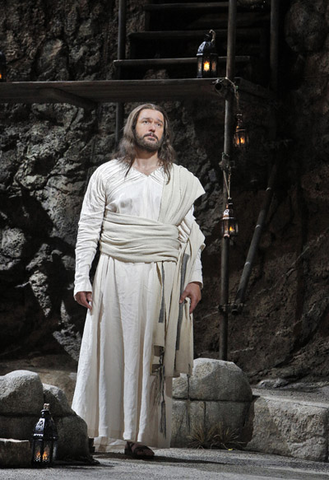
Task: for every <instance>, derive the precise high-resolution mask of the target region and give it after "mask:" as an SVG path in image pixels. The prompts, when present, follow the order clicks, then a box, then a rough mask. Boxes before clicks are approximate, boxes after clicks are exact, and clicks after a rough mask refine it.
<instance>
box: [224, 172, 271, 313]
mask: <svg viewBox="0 0 329 480" xmlns="http://www.w3.org/2000/svg"><path fill="white" fill-rule="evenodd" d="M277 170H278V167H277V164H276V163H275V164H274V165H273V167H272V171H271V175H270V178H269V181H268V186H267V189H266V193H265V198H264V202H263V205H262V208H261V210H260V212H259V215H258V219H257V224H256V227H255V231H254V235H253V237H252V240H251V244H250V247H249V251H248V255H247V259H246V263H245V264H244V267H243V272H242V275H241V279H240V283H239V288H238V291H237V294H236V298H235V304H234V306H233V308H232V313H234V314H237V313H240V312H241V311H242V308H243V304H244V299H245V293H246V290H247V286H248V282H249V278H250V275H251V269H252V265H253V263H254V259H255V256H256V253H257V249H258V244H259V241H260V237H261V234H262V231H263V228H264V225H265V221H266V217H267V212H268V210H269V208H270V205H271V201H272V196H273V188H274V184H275V180H276V176H277Z"/></svg>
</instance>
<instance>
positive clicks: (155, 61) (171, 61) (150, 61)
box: [113, 55, 251, 67]
mask: <svg viewBox="0 0 329 480" xmlns="http://www.w3.org/2000/svg"><path fill="white" fill-rule="evenodd" d="M250 60H251V57H250V56H248V55H241V56H237V57H235V61H236V63H248V62H249V61H250ZM226 61H227V57H218V62H219V63H226ZM196 62H197V58H196V57H185V58H128V59H124V60H114V61H113V64H114V66H116V67H117V66H119V67H135V66H136V67H139V66H149V65H155V66H157V65H160V66H162V65H163V66H164V65H179V64H185V65H188V64H195V63H196Z"/></svg>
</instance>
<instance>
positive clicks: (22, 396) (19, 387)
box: [0, 370, 90, 463]
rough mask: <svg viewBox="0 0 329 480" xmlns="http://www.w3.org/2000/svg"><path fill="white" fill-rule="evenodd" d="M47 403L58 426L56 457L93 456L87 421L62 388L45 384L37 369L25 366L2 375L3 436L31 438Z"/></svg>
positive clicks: (0, 431)
mask: <svg viewBox="0 0 329 480" xmlns="http://www.w3.org/2000/svg"><path fill="white" fill-rule="evenodd" d="M44 403H49V404H50V410H51V414H52V416H53V418H54V421H55V423H56V426H57V430H58V436H59V438H58V456H57V458H58V459H72V460H74V459H86V460H90V454H89V446H88V433H87V425H86V423H85V421H84V420H83V419H82V418H80V417H79V416H78V415H76V413H75V412H74V411H73V410H72V409H71V407H70V405H69V403H68V401H67V399H66V396H65V394H64V393H63V391H62V390H61V389H59V388H58V387H55V386H52V385H43V384H42V383H41V380H40V377H39V375H38V374H37V373H34V372H30V371H26V370H17V371H14V372H11V373H8V374H7V375H4V376H1V377H0V438H2V439H4V440H6V439H7V440H8V439H14V440H29V441H31V439H32V434H33V429H34V426H35V424H36V422H37V420H38V419H39V417H40V412H41V409H42V406H43V404H44ZM4 445H5V446H6V448H8V449H10V451H17V452H19V449H18V447H19V448H22V447H21V446H20V445H18V446H17V445H15V444H14V443H10V442H9V443H8V442H5V444H4ZM24 448H25V446H24ZM17 461H18V460H17ZM18 463H19V462H18Z"/></svg>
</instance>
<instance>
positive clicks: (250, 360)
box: [0, 0, 329, 382]
mask: <svg viewBox="0 0 329 480" xmlns="http://www.w3.org/2000/svg"><path fill="white" fill-rule="evenodd" d="M117 3H118V2H114V1H108V0H106V1H105V0H96V1H91V0H83V1H79V2H78V1H77V0H68V1H66V2H64V3H63V2H61V1H58V0H56V1H54V2H42V1H41V0H33V1H32V0H27V1H24V2H23V3H22V2H19V1H18V0H14V1H11V2H6V3H5V5H4V6H2V14H1V19H0V49H1V50H3V51H4V52H5V54H6V57H7V62H8V79H9V81H20V80H21V81H23V80H24V81H26V80H92V79H110V78H113V67H112V60H113V59H115V58H116V35H117V11H116V9H117ZM143 3H145V2H143V1H142V0H141V1H134V2H130V1H128V26H127V28H128V32H129V31H138V30H140V29H143V13H142V9H141V6H142V4H143ZM287 3H288V2H287ZM328 18H329V7H328V5H327V2H326V1H325V0H303V1H302V0H295V1H293V2H289V5H286V6H283V7H282V12H281V25H282V29H281V30H282V31H281V46H280V72H279V84H280V100H279V102H278V103H277V104H276V105H275V111H276V115H277V127H278V132H277V141H276V142H269V140H268V139H269V136H268V130H269V105H268V103H267V102H263V103H262V102H261V101H256V100H250V101H249V100H248V102H247V101H245V100H243V98H241V108H242V109H243V113H244V117H245V119H246V121H247V122H248V125H249V128H250V137H251V147H250V150H249V152H248V154H247V156H245V157H241V158H239V157H237V158H236V169H235V170H234V171H233V176H232V182H233V190H232V196H233V199H234V206H235V211H236V215H237V218H238V220H239V226H240V228H239V231H240V234H239V236H238V237H237V238H236V239H234V242H232V245H231V247H230V296H231V299H232V301H233V299H234V297H235V294H236V291H237V287H238V284H239V280H240V276H241V272H242V269H243V265H244V262H245V259H246V254H247V251H248V248H249V244H250V241H251V238H252V234H253V230H254V227H255V223H256V219H257V216H258V213H259V209H260V205H261V203H262V200H263V198H264V194H265V189H266V183H267V177H268V171H269V169H270V165H271V163H272V162H273V159H274V158H275V157H280V158H281V159H282V162H281V166H280V169H279V175H278V181H277V184H276V188H275V194H274V198H273V201H272V204H271V208H270V212H269V215H268V219H267V223H266V226H265V230H264V233H263V237H262V241H261V244H260V246H259V249H258V252H257V257H256V261H255V264H254V268H253V271H252V275H251V279H250V282H249V287H248V290H247V302H246V306H245V308H244V310H243V312H242V314H241V315H238V316H235V317H230V319H229V349H228V356H229V360H230V361H233V362H235V363H236V364H237V365H238V366H239V367H240V368H242V369H243V370H244V371H245V372H246V373H247V374H248V376H249V378H250V379H251V381H252V382H256V381H258V380H259V379H261V378H276V377H280V378H282V379H285V380H287V381H293V380H296V379H298V378H302V377H307V378H313V379H319V378H328V376H329V362H328V361H327V357H328V337H329V318H328V315H329V295H328V289H329V287H328V278H329V267H328V261H327V252H328V249H329V240H328V238H329V237H328V202H329V187H328V182H327V178H328V174H329V164H328V153H329V135H328V131H327V130H328V128H327V126H328V119H329V107H328V105H329V103H328V90H327V77H328V62H327V58H328V42H327V33H328V23H329V20H328ZM160 73H161V72H160ZM153 74H154V75H157V74H159V72H158V73H157V72H153ZM151 76H152V72H149V73H148V77H149V78H150V77H151ZM131 107H132V105H126V113H127V112H129V111H130V109H131ZM164 107H165V108H166V109H167V111H168V114H169V116H170V119H171V120H172V125H173V130H174V146H175V149H176V151H177V154H178V162H179V163H181V164H183V165H185V166H187V167H188V168H190V169H191V170H192V171H193V173H195V174H196V175H197V176H198V177H199V178H200V180H201V182H202V183H203V185H204V188H205V190H206V195H205V196H204V198H203V199H202V200H201V202H199V204H198V205H197V208H196V216H197V217H198V219H199V222H200V224H201V227H202V228H203V231H204V233H205V235H206V243H207V248H206V250H205V252H204V254H203V263H204V290H203V301H202V303H201V304H200V306H199V308H198V310H197V312H196V315H195V354H196V356H197V357H198V356H204V357H213V358H216V357H217V355H218V354H217V352H218V336H219V315H218V305H219V301H220V300H219V292H220V233H219V220H220V217H221V214H222V205H221V189H222V174H221V171H220V169H219V167H218V163H219V161H220V160H221V152H222V149H223V121H224V117H223V101H221V100H220V99H218V102H215V101H212V102H209V104H207V105H205V104H204V102H203V101H198V100H193V101H192V100H191V101H186V102H184V103H179V102H166V103H165V104H164ZM114 130H115V105H114V104H106V105H100V106H99V108H98V110H97V111H92V112H87V111H84V110H82V109H79V108H76V107H73V106H69V105H50V104H43V105H37V104H33V105H23V104H15V105H6V104H4V105H0V133H1V151H0V243H1V251H0V279H1V293H2V297H1V305H0V326H1V338H0V349H1V352H2V353H1V355H2V358H3V359H4V360H6V359H13V358H22V359H23V358H26V357H27V356H29V357H30V358H33V357H37V356H46V355H48V354H50V353H51V354H53V355H56V354H63V353H65V352H66V354H67V355H69V356H70V357H72V358H73V359H75V360H77V358H78V352H79V345H80V338H81V334H82V330H83V323H84V315H85V313H84V311H83V309H82V308H80V307H79V306H78V305H76V304H75V303H74V301H73V298H72V287H73V284H72V282H73V274H74V244H75V236H76V230H77V222H78V216H79V210H80V206H81V202H82V198H83V193H84V190H85V188H86V183H87V181H88V178H89V176H90V174H91V172H92V171H93V170H94V168H95V167H97V166H98V165H100V164H102V163H103V162H105V161H107V160H108V159H109V158H110V155H111V153H112V151H113V149H114Z"/></svg>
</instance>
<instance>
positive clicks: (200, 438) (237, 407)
mask: <svg viewBox="0 0 329 480" xmlns="http://www.w3.org/2000/svg"><path fill="white" fill-rule="evenodd" d="M173 383H174V388H173V397H174V401H173V417H172V418H173V421H172V446H175V447H183V446H188V445H189V444H190V443H191V442H192V443H193V444H196V445H198V442H199V443H200V445H202V446H208V447H209V446H211V444H212V443H214V442H217V441H218V440H219V438H220V439H221V441H220V443H222V444H224V442H229V441H230V442H231V443H232V442H242V441H244V440H245V438H246V435H247V430H246V428H245V424H246V419H247V418H248V411H249V408H250V404H251V400H252V391H251V388H250V386H249V383H248V380H247V378H246V376H245V375H244V373H243V372H242V370H241V369H240V368H239V367H237V366H236V365H234V364H233V363H232V362H225V361H221V360H214V359H208V358H207V359H206V358H199V359H197V360H195V361H194V366H193V374H192V376H191V377H190V378H189V377H187V376H186V375H181V377H180V378H177V379H175V380H174V382H173ZM248 439H249V438H248Z"/></svg>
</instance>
